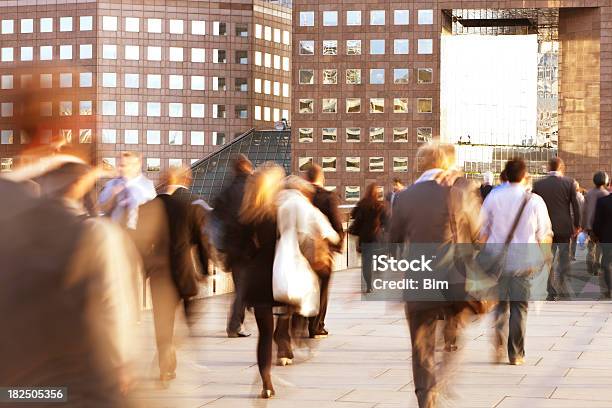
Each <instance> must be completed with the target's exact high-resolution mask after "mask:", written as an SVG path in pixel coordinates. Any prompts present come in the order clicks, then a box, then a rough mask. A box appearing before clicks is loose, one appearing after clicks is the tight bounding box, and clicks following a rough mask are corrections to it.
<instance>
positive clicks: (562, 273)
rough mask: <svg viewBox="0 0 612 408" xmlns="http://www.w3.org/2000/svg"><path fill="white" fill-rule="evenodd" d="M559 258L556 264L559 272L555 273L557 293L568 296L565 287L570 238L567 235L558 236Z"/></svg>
mask: <svg viewBox="0 0 612 408" xmlns="http://www.w3.org/2000/svg"><path fill="white" fill-rule="evenodd" d="M559 241H560V242H559V249H558V251H557V252H558V254H559V260H558V263H557V266H558V267H559V272H558V273H557V278H558V280H557V282H558V286H557V293H558V295H559V296H563V297H566V296H569V295H570V292H569V290H568V287H567V279H568V275H569V272H570V249H569V247H570V238H569V237H560V239H559Z"/></svg>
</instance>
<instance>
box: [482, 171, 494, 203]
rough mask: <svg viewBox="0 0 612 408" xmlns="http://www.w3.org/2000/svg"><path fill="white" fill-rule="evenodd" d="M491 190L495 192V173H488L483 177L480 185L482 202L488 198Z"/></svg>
mask: <svg viewBox="0 0 612 408" xmlns="http://www.w3.org/2000/svg"><path fill="white" fill-rule="evenodd" d="M491 190H493V173H491V172H490V171H487V172H486V173H484V174H483V175H482V184H481V185H480V197H482V201H484V199H485V198H487V196H488V195H489V193H490V192H491Z"/></svg>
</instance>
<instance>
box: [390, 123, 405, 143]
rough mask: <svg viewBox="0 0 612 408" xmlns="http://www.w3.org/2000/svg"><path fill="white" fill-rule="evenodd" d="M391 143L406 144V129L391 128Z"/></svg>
mask: <svg viewBox="0 0 612 408" xmlns="http://www.w3.org/2000/svg"><path fill="white" fill-rule="evenodd" d="M393 142H396V143H408V128H406V127H401V128H393Z"/></svg>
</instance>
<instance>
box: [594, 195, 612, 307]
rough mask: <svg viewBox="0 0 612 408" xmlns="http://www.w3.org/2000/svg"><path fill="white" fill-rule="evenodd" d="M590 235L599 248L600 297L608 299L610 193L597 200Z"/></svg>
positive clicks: (611, 250)
mask: <svg viewBox="0 0 612 408" xmlns="http://www.w3.org/2000/svg"><path fill="white" fill-rule="evenodd" d="M592 227H593V229H592V236H593V239H594V240H595V242H596V243H597V245H599V246H600V249H601V253H602V256H601V269H602V275H603V276H602V278H601V279H600V287H601V299H603V300H609V299H610V290H611V289H612V282H611V281H612V279H611V271H610V262H612V195H610V194H608V195H605V196H603V197H601V198H600V199H598V200H597V204H596V206H595V217H594V218H593V225H592Z"/></svg>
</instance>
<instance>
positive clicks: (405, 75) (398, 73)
mask: <svg viewBox="0 0 612 408" xmlns="http://www.w3.org/2000/svg"><path fill="white" fill-rule="evenodd" d="M393 83H394V84H408V83H410V71H409V70H408V68H394V69H393Z"/></svg>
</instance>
